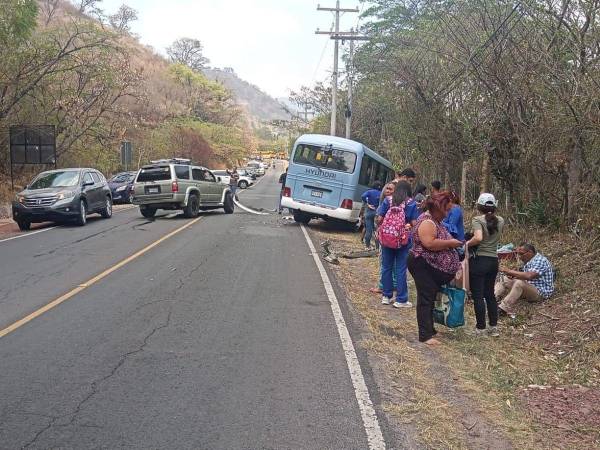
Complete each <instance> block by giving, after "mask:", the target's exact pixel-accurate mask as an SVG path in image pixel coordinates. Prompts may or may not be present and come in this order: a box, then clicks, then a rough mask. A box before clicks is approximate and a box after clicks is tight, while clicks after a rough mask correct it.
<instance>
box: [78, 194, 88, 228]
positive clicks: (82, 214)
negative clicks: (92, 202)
mask: <svg viewBox="0 0 600 450" xmlns="http://www.w3.org/2000/svg"><path fill="white" fill-rule="evenodd" d="M76 222H77V225H79V226H84V225H85V224H86V223H87V205H86V203H85V201H84V200H80V201H79V217H77V220H76Z"/></svg>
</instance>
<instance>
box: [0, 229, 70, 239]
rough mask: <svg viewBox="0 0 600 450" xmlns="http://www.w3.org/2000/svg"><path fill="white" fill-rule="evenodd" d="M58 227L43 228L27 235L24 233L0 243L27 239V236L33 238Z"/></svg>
mask: <svg viewBox="0 0 600 450" xmlns="http://www.w3.org/2000/svg"><path fill="white" fill-rule="evenodd" d="M58 227H59V225H55V226H53V227H48V228H43V229H41V230H36V231H30V232H29V233H26V234H19V235H18V236H13V237H9V238H6V239H1V240H0V243H1V242H7V241H12V240H13V239H20V238H24V237H27V236H33V235H34V234H38V233H43V232H44V231H50V230H54V229H55V228H58Z"/></svg>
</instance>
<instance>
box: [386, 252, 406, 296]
mask: <svg viewBox="0 0 600 450" xmlns="http://www.w3.org/2000/svg"><path fill="white" fill-rule="evenodd" d="M409 249H410V245H405V246H404V247H401V248H388V247H383V246H382V247H381V256H382V261H381V266H382V270H381V272H382V279H383V295H385V296H386V297H387V298H392V296H393V295H394V277H393V273H394V272H395V274H396V283H397V291H396V301H397V302H399V303H406V302H407V301H408V284H407V282H406V267H407V266H406V265H407V261H408V250H409Z"/></svg>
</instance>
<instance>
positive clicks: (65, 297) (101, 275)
mask: <svg viewBox="0 0 600 450" xmlns="http://www.w3.org/2000/svg"><path fill="white" fill-rule="evenodd" d="M200 219H202V217H198V218H196V219H194V220H192V221H190V222H188V223H186V224H185V225H183V226H181V227H179V228H177V229H176V230H174V231H171V232H170V233H168V234H166V235H164V236H163V237H161V238H160V239H158V240H157V241H154V242H153V243H152V244H150V245H148V246H146V247H144V248H143V249H141V250H140V251H138V252H136V253H134V254H133V255H131V256H128V257H127V258H125V259H124V260H122V261H120V262H118V263H117V264H115V265H114V266H112V267H110V268H108V269H106V270H105V271H104V272H102V273H99V274H98V275H96V276H95V277H93V278H90V279H89V280H87V281H85V282H83V283H81V284H80V285H79V286H77V287H76V288H75V289H72V290H70V291H69V292H67V293H66V294H63V295H61V296H60V297H58V298H57V299H55V300H53V301H51V302H50V303H48V304H46V305H44V306H42V307H41V308H40V309H38V310H36V311H34V312H32V313H31V314H29V315H27V316H25V317H23V318H22V319H20V320H17V321H16V322H15V323H13V324H12V325H9V326H8V327H6V328H4V329H3V330H0V338H3V337H4V336H6V335H7V334H9V333H12V332H13V331H15V330H16V329H18V328H20V327H22V326H23V325H25V324H26V323H28V322H31V321H32V320H33V319H35V318H36V317H39V316H41V315H42V314H44V313H45V312H47V311H50V310H51V309H52V308H54V307H56V306H58V305H60V304H61V303H63V302H65V301H67V300H69V299H70V298H72V297H74V296H75V295H77V294H79V293H80V292H81V291H83V290H85V289H87V288H88V287H90V286H92V285H93V284H95V283H97V282H98V281H100V280H102V279H103V278H106V277H107V276H109V275H110V274H111V273H113V272H114V271H115V270H119V269H120V268H121V267H123V266H124V265H126V264H128V263H130V262H131V261H133V260H134V259H136V258H139V257H140V256H142V255H143V254H144V253H147V252H149V251H150V250H152V249H153V248H154V247H156V246H157V245H159V244H160V243H162V242H164V241H166V240H167V239H169V238H171V237H173V236H175V235H176V234H177V233H180V232H182V231H183V230H185V229H186V228H189V227H191V226H192V225H194V224H195V223H196V222H198V221H199V220H200Z"/></svg>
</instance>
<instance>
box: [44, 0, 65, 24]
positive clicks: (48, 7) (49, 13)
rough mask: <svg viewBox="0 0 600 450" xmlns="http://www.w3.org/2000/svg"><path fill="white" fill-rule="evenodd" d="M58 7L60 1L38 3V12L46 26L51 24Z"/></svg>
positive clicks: (51, 0)
mask: <svg viewBox="0 0 600 450" xmlns="http://www.w3.org/2000/svg"><path fill="white" fill-rule="evenodd" d="M59 5H60V0H43V1H42V2H40V11H41V13H42V14H41V16H42V17H43V20H44V23H45V24H46V26H47V25H48V24H49V23H50V22H52V19H53V18H54V16H55V14H56V11H57V10H58V8H59Z"/></svg>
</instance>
